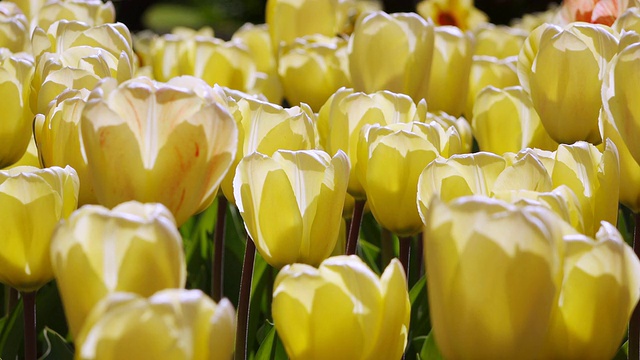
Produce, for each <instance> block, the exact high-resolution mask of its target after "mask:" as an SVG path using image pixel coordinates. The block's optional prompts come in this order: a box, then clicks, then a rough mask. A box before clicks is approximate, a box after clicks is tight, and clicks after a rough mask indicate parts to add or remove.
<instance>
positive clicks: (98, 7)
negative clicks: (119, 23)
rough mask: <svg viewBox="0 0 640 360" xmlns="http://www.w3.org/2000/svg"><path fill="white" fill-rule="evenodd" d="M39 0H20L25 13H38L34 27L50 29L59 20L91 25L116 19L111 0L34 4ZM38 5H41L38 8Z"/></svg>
mask: <svg viewBox="0 0 640 360" xmlns="http://www.w3.org/2000/svg"><path fill="white" fill-rule="evenodd" d="M37 2H38V1H37V0H18V6H20V7H21V8H22V9H23V11H24V12H25V13H26V12H27V11H30V12H34V11H35V14H36V15H35V16H32V17H31V23H32V24H31V26H32V27H34V28H35V26H39V27H41V28H43V29H48V28H49V26H51V24H53V23H54V22H56V21H58V20H68V21H74V20H76V21H81V22H83V23H86V24H88V25H89V26H96V25H102V24H109V23H114V22H115V21H116V12H115V8H114V6H113V4H112V3H111V1H107V2H106V3H104V2H102V0H47V1H46V2H44V1H40V2H39V4H34V3H37ZM26 3H29V4H26ZM23 6H24V7H23ZM36 6H39V7H37V8H36ZM25 8H29V10H24V9H25Z"/></svg>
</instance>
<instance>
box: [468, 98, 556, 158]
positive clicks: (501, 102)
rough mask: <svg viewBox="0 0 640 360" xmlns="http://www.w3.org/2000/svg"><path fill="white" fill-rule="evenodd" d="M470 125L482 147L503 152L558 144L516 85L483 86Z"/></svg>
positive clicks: (551, 146)
mask: <svg viewBox="0 0 640 360" xmlns="http://www.w3.org/2000/svg"><path fill="white" fill-rule="evenodd" d="M471 125H472V127H473V134H474V136H475V138H476V140H477V142H478V147H479V148H480V150H482V151H489V152H493V153H496V154H503V153H506V152H518V151H520V150H522V149H525V148H539V149H544V150H555V149H556V148H557V147H558V143H556V142H555V141H553V139H551V137H550V136H549V134H547V131H546V130H545V129H544V127H543V126H542V123H541V122H540V117H539V116H538V113H537V112H536V111H535V109H534V108H533V104H532V103H531V99H530V98H529V95H528V94H527V93H526V92H525V91H524V90H523V89H522V87H519V86H518V87H507V88H504V89H498V88H495V87H493V86H488V87H486V88H484V89H483V90H482V91H481V92H480V93H479V94H478V96H477V97H476V102H475V105H474V107H473V119H472V121H471Z"/></svg>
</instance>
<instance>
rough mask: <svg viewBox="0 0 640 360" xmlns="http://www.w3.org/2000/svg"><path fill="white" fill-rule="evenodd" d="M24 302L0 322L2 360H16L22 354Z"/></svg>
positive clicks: (0, 356)
mask: <svg viewBox="0 0 640 360" xmlns="http://www.w3.org/2000/svg"><path fill="white" fill-rule="evenodd" d="M22 316H23V315H22V301H20V302H18V304H17V305H16V307H15V308H14V309H13V311H12V312H11V314H9V315H8V316H5V317H4V318H2V320H1V321H0V327H1V328H2V329H1V330H0V358H2V359H15V358H16V357H17V356H18V354H22V348H23V345H22V340H23V338H24V324H23V322H22Z"/></svg>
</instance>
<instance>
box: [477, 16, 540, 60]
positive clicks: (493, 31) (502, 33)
mask: <svg viewBox="0 0 640 360" xmlns="http://www.w3.org/2000/svg"><path fill="white" fill-rule="evenodd" d="M474 35H475V40H476V46H475V52H474V55H484V56H493V57H496V58H498V59H504V58H507V57H509V56H517V55H518V54H519V53H520V49H521V48H522V44H523V43H524V41H525V39H526V38H527V35H528V32H526V31H523V30H520V29H516V28H512V27H509V26H498V25H493V24H488V23H487V24H482V25H480V26H478V28H476V30H475V31H474Z"/></svg>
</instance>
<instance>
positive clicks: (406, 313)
mask: <svg viewBox="0 0 640 360" xmlns="http://www.w3.org/2000/svg"><path fill="white" fill-rule="evenodd" d="M272 312H273V321H274V323H275V327H276V330H277V331H278V335H279V336H280V338H281V339H282V342H283V344H284V347H285V350H286V351H287V355H288V356H289V358H291V359H294V360H295V359H336V360H339V359H345V360H346V359H400V358H401V357H402V353H403V351H404V348H405V346H406V344H407V334H408V332H409V318H410V312H411V309H410V304H409V294H408V293H407V284H406V278H405V275H404V271H403V270H402V265H401V264H400V262H399V261H398V260H397V259H394V260H392V261H391V263H390V264H389V265H388V266H387V268H386V269H385V270H384V272H383V274H382V276H380V277H378V276H377V275H376V274H375V273H374V272H373V271H371V269H369V268H368V267H367V265H366V264H365V263H364V262H363V261H362V260H360V258H358V257H356V256H354V255H352V256H336V257H332V258H329V259H327V260H325V261H324V262H323V263H322V264H321V265H320V266H319V268H317V269H316V268H313V267H311V266H308V265H304V264H293V265H288V266H286V267H284V268H283V269H282V270H280V272H279V273H278V276H277V277H276V280H275V283H274V286H273V304H272Z"/></svg>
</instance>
